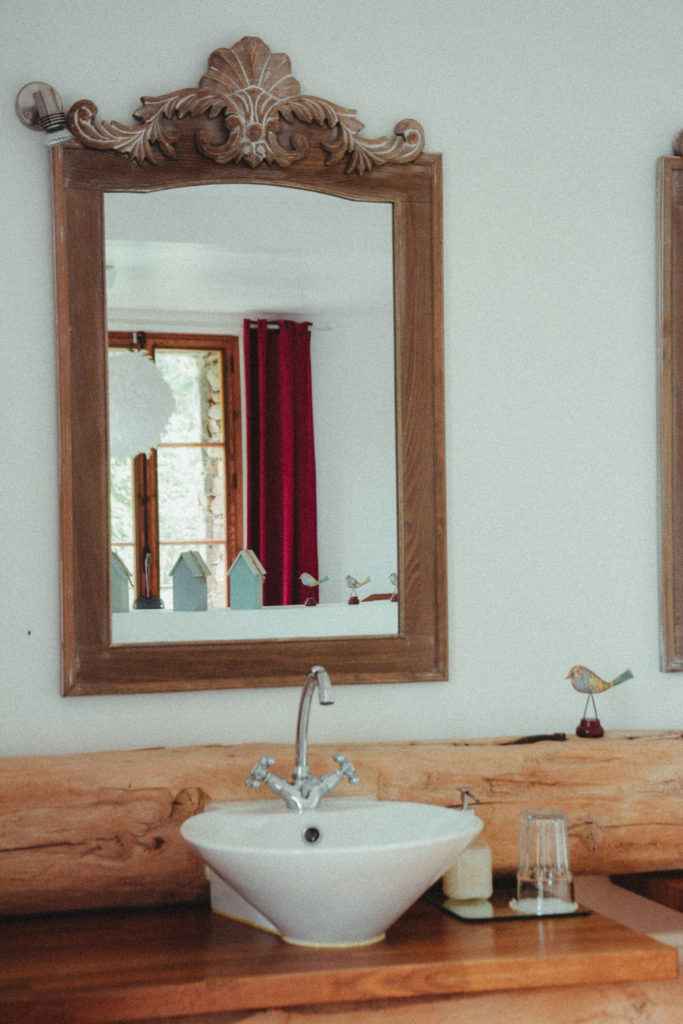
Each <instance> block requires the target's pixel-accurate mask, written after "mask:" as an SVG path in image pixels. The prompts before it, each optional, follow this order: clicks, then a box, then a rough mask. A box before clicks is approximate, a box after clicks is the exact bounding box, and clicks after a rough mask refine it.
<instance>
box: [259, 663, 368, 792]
mask: <svg viewBox="0 0 683 1024" xmlns="http://www.w3.org/2000/svg"><path fill="white" fill-rule="evenodd" d="M316 686H317V687H318V700H319V701H320V703H321V704H334V699H333V697H332V683H331V682H330V677H329V675H328V673H327V671H326V670H325V669H324V668H323V667H322V665H314V666H313V668H312V669H311V671H310V672H309V673H308V675H307V676H306V680H305V682H304V688H303V690H302V691H301V700H300V701H299V717H298V719H297V723H296V764H295V765H294V773H293V775H292V781H291V782H287V781H286V780H285V779H281V778H280V776H279V775H274V774H273V773H272V772H271V771H270V770H269V769H270V768H271V766H272V765H274V764H275V760H274V758H272V757H262V758H261V759H260V760H259V761H257V763H256V764H255V765H254V767H253V768H252V770H251V775H250V776H249V778H248V779H247V780H246V783H245V785H246V786H249V788H250V789H259V787H260V785H261V783H262V782H265V784H266V786H268V788H269V789H270V790H272V792H273V793H276V794H277V795H278V796H281V797H282V799H283V800H284V801H285V803H286V804H287V806H288V807H289V808H290V810H292V811H308V810H314V809H315V808H316V807H317V806H318V804H319V803H320V801H321V800H322V798H323V797H324V796H325V795H326V794H327V793H331V792H332V790H333V789H335V788H336V787H337V786H338V785H339V783H340V782H341V780H342V779H343V778H344V776H346V777H347V778H348V780H349V782H350V783H351V785H352V786H357V785H358V783H359V782H360V779H359V778H358V776H357V775H356V769H355V768H354V767H353V765H352V764H351V762H350V761H348V760H347V759H346V758H345V757H344V755H343V754H335V755H334V760H335V761H336V762H337V764H338V765H339V767H338V768H335V769H334V771H331V772H327V773H326V774H325V775H322V776H321V777H320V778H319V779H318V778H316V777H315V776H314V775H311V769H310V768H309V767H308V720H309V718H310V714H311V702H312V700H313V691H314V690H315V688H316Z"/></svg>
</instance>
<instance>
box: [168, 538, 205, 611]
mask: <svg viewBox="0 0 683 1024" xmlns="http://www.w3.org/2000/svg"><path fill="white" fill-rule="evenodd" d="M170 575H171V577H172V579H173V611H174V612H205V611H206V609H207V605H208V593H207V590H208V588H207V580H208V577H209V576H210V575H211V570H210V569H209V567H208V565H207V564H206V562H205V561H204V559H203V558H202V556H201V555H200V554H199V552H198V551H183V553H182V555H180V556H179V558H178V561H177V562H176V564H175V565H174V566H173V568H172V569H171V572H170Z"/></svg>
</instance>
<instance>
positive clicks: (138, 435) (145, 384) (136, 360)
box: [109, 349, 175, 458]
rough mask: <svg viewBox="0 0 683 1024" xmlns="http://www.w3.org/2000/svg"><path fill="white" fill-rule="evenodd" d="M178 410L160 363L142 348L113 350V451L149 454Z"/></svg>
mask: <svg viewBox="0 0 683 1024" xmlns="http://www.w3.org/2000/svg"><path fill="white" fill-rule="evenodd" d="M174 410H175V399H174V398H173V392H172V391H171V389H170V387H169V385H168V384H167V383H166V381H165V380H164V378H163V376H162V374H161V371H160V370H159V367H158V366H157V365H156V364H155V363H154V362H153V361H152V360H151V359H150V357H149V355H148V354H147V353H146V352H144V351H143V350H142V349H136V350H135V351H131V350H124V351H119V352H111V353H110V359H109V453H110V455H112V456H114V457H117V458H133V457H135V456H136V455H141V454H145V455H149V453H150V450H151V449H152V448H156V447H157V445H158V444H159V442H160V440H161V435H162V434H163V432H164V430H165V428H166V424H167V423H168V421H169V419H170V418H171V416H172V415H173V412H174Z"/></svg>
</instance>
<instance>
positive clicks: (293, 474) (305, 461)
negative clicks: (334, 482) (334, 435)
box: [242, 320, 318, 605]
mask: <svg viewBox="0 0 683 1024" xmlns="http://www.w3.org/2000/svg"><path fill="white" fill-rule="evenodd" d="M242 342H243V346H244V383H245V399H246V409H245V413H246V424H247V428H246V434H247V445H246V447H247V452H246V464H247V471H246V472H247V480H246V492H247V509H246V519H247V523H246V546H247V547H248V548H251V549H252V551H254V552H255V553H256V555H257V556H258V558H259V560H260V562H261V564H262V565H263V568H264V569H265V570H266V579H265V586H264V592H263V595H264V596H263V602H264V604H266V605H288V604H303V602H304V601H305V599H306V597H307V595H308V590H307V588H306V587H304V585H303V584H302V583H301V582H300V581H299V576H300V575H301V573H302V572H310V573H311V574H312V575H313V576H315V578H316V579H317V578H318V514H317V505H316V481H315V449H314V441H313V401H312V393H311V332H310V324H309V323H307V322H306V323H294V322H293V321H291V320H280V321H278V322H277V323H272V322H270V321H266V320H257V321H256V322H254V321H252V320H245V321H244V323H243V338H242Z"/></svg>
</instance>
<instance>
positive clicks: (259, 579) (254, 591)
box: [228, 548, 266, 611]
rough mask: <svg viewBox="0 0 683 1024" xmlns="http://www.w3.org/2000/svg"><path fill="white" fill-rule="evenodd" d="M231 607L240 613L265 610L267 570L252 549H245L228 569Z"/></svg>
mask: <svg viewBox="0 0 683 1024" xmlns="http://www.w3.org/2000/svg"><path fill="white" fill-rule="evenodd" d="M228 577H229V579H230V607H231V608H233V609H236V610H238V611H246V610H251V609H254V608H263V583H264V580H265V578H266V570H265V569H264V568H263V566H262V565H261V563H260V562H259V560H258V558H257V557H256V555H255V554H254V552H253V551H252V550H251V549H250V548H244V549H243V550H242V551H240V553H239V554H238V556H237V558H236V559H235V561H234V562H233V563H232V565H231V566H230V568H229V569H228Z"/></svg>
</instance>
